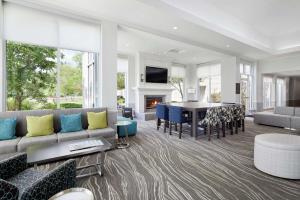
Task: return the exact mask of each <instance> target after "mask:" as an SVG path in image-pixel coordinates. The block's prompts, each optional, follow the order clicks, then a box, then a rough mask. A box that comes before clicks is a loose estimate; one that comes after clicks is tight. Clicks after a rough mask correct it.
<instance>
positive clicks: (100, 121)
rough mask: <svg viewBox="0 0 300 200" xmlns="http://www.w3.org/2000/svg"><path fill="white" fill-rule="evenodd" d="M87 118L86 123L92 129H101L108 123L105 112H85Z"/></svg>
mask: <svg viewBox="0 0 300 200" xmlns="http://www.w3.org/2000/svg"><path fill="white" fill-rule="evenodd" d="M87 119H88V124H89V127H88V129H89V130H94V129H103V128H106V127H107V125H108V123H107V112H106V111H104V112H99V113H95V112H87Z"/></svg>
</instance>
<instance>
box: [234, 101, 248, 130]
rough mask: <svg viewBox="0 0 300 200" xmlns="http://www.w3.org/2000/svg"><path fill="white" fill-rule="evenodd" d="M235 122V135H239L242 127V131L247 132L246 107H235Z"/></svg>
mask: <svg viewBox="0 0 300 200" xmlns="http://www.w3.org/2000/svg"><path fill="white" fill-rule="evenodd" d="M233 109H234V121H235V133H236V134H238V128H239V126H240V125H241V127H242V131H243V132H244V131H245V109H246V108H245V106H244V105H234V106H233Z"/></svg>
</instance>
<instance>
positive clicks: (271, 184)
mask: <svg viewBox="0 0 300 200" xmlns="http://www.w3.org/2000/svg"><path fill="white" fill-rule="evenodd" d="M138 130H139V132H138V134H137V136H136V137H133V138H131V139H130V143H131V147H130V148H128V149H123V150H112V151H109V152H107V154H106V158H105V174H104V176H103V177H99V176H92V177H89V178H85V179H81V180H79V182H78V185H79V186H81V187H85V188H88V189H90V190H91V191H92V192H93V193H94V194H95V197H96V199H97V200H100V199H105V200H127V199H128V200H160V199H165V200H177V199H178V200H184V199H189V200H193V199H195V200H196V199H197V200H198V199H204V200H214V199H224V200H225V199H226V200H234V199H236V200H239V199H240V200H247V199H249V200H271V199H273V200H288V199H290V200H293V199H294V200H299V199H300V181H293V180H286V179H281V178H276V177H272V176H269V175H267V174H265V173H263V172H260V171H258V170H257V169H256V168H255V167H254V165H253V142H254V136H255V135H257V134H262V133H270V132H278V133H288V131H287V130H284V129H280V128H272V127H267V126H259V125H254V124H253V122H252V121H247V122H246V132H244V133H239V134H237V135H227V136H226V137H225V138H221V139H217V138H213V139H212V141H211V142H208V141H207V138H204V137H203V138H201V137H200V138H199V139H198V140H195V139H194V138H191V137H190V136H189V135H184V136H183V138H182V139H181V140H180V139H178V136H177V135H176V134H173V135H172V136H168V135H167V134H164V133H163V132H162V130H160V131H156V129H155V122H154V121H148V122H139V127H138ZM95 159H99V156H98V155H92V156H87V157H83V158H81V159H79V160H78V162H79V163H80V165H84V164H86V163H89V162H94V161H95ZM51 166H53V165H51ZM51 166H49V165H46V166H42V167H43V168H44V167H46V168H48V167H51Z"/></svg>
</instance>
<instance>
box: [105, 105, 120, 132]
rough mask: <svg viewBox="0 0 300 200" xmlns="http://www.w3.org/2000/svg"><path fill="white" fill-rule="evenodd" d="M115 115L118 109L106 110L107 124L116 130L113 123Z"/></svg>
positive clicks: (115, 118) (115, 119) (115, 121)
mask: <svg viewBox="0 0 300 200" xmlns="http://www.w3.org/2000/svg"><path fill="white" fill-rule="evenodd" d="M117 115H118V111H113V110H109V111H107V118H108V119H107V121H108V126H109V127H111V128H113V129H115V130H116V127H115V124H116V123H117Z"/></svg>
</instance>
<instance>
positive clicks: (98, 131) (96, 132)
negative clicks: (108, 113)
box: [86, 127, 116, 138]
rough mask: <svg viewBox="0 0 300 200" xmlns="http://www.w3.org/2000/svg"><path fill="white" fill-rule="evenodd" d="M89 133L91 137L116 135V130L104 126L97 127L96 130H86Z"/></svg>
mask: <svg viewBox="0 0 300 200" xmlns="http://www.w3.org/2000/svg"><path fill="white" fill-rule="evenodd" d="M86 131H87V133H88V134H89V137H100V136H102V137H105V138H109V137H115V135H116V133H115V130H114V129H112V128H110V127H108V128H103V129H95V130H86Z"/></svg>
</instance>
